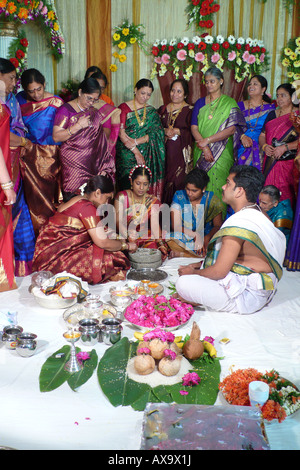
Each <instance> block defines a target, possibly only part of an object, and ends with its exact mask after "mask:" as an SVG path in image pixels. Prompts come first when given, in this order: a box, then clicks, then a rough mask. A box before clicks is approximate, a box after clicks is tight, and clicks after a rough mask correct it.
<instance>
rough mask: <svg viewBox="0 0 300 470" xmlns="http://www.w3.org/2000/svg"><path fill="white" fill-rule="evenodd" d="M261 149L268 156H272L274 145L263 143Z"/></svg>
mask: <svg viewBox="0 0 300 470" xmlns="http://www.w3.org/2000/svg"><path fill="white" fill-rule="evenodd" d="M263 151H264V152H265V154H266V155H267V156H268V157H273V153H274V147H272V145H268V144H267V145H264V148H263Z"/></svg>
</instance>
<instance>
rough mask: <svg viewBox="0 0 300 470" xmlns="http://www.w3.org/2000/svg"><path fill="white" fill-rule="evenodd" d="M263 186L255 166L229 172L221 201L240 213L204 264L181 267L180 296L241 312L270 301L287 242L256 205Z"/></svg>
mask: <svg viewBox="0 0 300 470" xmlns="http://www.w3.org/2000/svg"><path fill="white" fill-rule="evenodd" d="M263 184H264V176H263V175H262V174H261V172H260V171H259V170H257V169H256V168H255V167H251V166H246V165H238V166H235V167H233V168H232V169H231V170H230V174H229V176H228V178H227V181H226V184H225V185H224V186H223V188H222V190H223V193H222V199H223V201H224V202H225V203H227V204H229V205H230V206H231V207H232V209H233V210H234V212H235V213H234V214H233V215H232V216H231V217H229V218H228V219H227V220H226V221H225V222H224V223H223V225H222V227H221V228H220V230H219V231H218V232H217V233H216V234H215V235H214V237H213V238H212V239H211V241H210V243H209V246H208V251H207V256H206V257H205V260H204V262H203V266H201V262H200V263H193V264H190V265H188V266H181V267H180V268H179V270H178V271H179V275H180V277H179V279H178V280H177V282H176V290H177V293H178V295H179V297H180V298H181V299H184V300H185V301H187V302H192V303H194V304H197V305H198V304H199V305H202V306H204V307H206V308H208V309H210V310H214V311H226V312H232V313H239V314H249V313H254V312H256V311H258V310H260V309H261V308H263V307H264V306H265V305H267V304H268V303H269V302H270V300H271V299H272V297H273V295H274V294H275V291H276V285H277V283H278V281H279V280H280V279H281V276H282V266H283V260H284V256H285V249H286V241H285V236H284V235H283V233H282V232H280V230H278V229H277V228H275V227H274V225H273V223H272V222H271V220H270V219H269V218H267V217H266V216H265V215H264V214H263V213H262V212H261V211H260V208H259V206H258V205H257V204H256V201H257V198H258V195H259V193H260V191H261V189H262V187H263Z"/></svg>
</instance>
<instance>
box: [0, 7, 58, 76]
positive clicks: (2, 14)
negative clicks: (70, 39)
mask: <svg viewBox="0 0 300 470" xmlns="http://www.w3.org/2000/svg"><path fill="white" fill-rule="evenodd" d="M0 19H2V20H3V19H5V20H6V21H11V22H15V23H17V24H27V23H28V22H29V21H35V22H36V23H38V24H39V26H40V27H41V29H42V30H43V31H44V33H45V36H46V38H47V40H48V46H49V48H50V49H51V53H52V55H53V56H54V57H55V58H56V60H59V59H61V57H62V55H63V54H64V52H65V41H64V38H63V35H62V32H61V28H60V25H59V22H58V18H57V14H56V10H55V6H54V1H53V0H47V1H44V2H42V1H35V0H11V1H8V0H0ZM18 39H19V41H21V40H22V41H23V42H24V44H25V39H26V37H25V35H24V33H22V34H21V33H19V37H18ZM18 46H19V44H18V43H17V41H15V42H14V44H13V46H12V49H11V50H10V53H11V58H12V59H17V60H18V62H19V63H18V66H17V67H16V68H18V67H19V68H20V71H22V70H23V67H24V63H23V62H22V59H24V58H25V57H18V56H17V55H16V54H17V51H18V49H20V50H21V51H23V52H24V54H25V55H26V53H27V51H24V50H23V49H22V48H19V47H18ZM27 46H28V42H27ZM27 46H24V47H27ZM19 55H21V56H22V54H19ZM15 64H16V62H15Z"/></svg>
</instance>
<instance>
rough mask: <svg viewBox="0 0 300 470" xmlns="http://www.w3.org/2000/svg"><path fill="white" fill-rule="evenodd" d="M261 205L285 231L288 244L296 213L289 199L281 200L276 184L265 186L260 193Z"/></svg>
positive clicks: (276, 225) (278, 226)
mask: <svg viewBox="0 0 300 470" xmlns="http://www.w3.org/2000/svg"><path fill="white" fill-rule="evenodd" d="M259 206H260V208H261V210H262V212H264V213H266V214H267V215H268V216H269V217H270V219H271V220H272V222H273V224H274V225H275V227H277V228H278V229H279V230H281V232H283V233H284V235H285V238H286V244H288V241H289V238H290V234H291V229H292V226H293V218H294V213H293V209H292V206H291V201H290V200H289V199H284V200H283V201H280V191H279V189H278V188H276V186H273V185H272V184H269V185H267V186H264V187H263V189H262V190H261V192H260V194H259Z"/></svg>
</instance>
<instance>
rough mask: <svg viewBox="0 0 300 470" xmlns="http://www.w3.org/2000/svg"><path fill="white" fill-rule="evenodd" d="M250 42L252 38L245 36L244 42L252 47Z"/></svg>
mask: <svg viewBox="0 0 300 470" xmlns="http://www.w3.org/2000/svg"><path fill="white" fill-rule="evenodd" d="M252 43H253V41H252V38H247V39H246V44H249V46H251V47H252Z"/></svg>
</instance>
